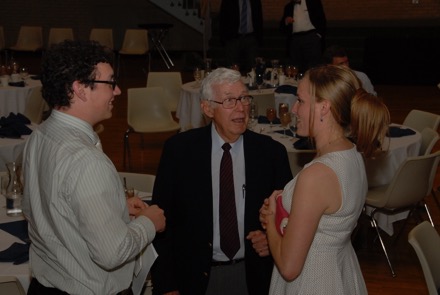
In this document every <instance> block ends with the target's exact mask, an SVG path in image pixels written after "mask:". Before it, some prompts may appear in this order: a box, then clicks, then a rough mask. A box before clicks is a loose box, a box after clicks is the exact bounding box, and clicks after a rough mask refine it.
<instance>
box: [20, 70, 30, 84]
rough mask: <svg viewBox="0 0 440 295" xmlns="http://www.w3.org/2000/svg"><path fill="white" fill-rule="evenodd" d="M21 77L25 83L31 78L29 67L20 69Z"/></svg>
mask: <svg viewBox="0 0 440 295" xmlns="http://www.w3.org/2000/svg"><path fill="white" fill-rule="evenodd" d="M19 74H20V76H21V79H22V80H23V81H25V80H26V79H27V78H28V77H29V71H28V68H27V67H21V68H20V73H19Z"/></svg>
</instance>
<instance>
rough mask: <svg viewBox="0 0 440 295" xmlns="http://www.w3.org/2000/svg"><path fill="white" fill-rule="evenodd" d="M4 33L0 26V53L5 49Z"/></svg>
mask: <svg viewBox="0 0 440 295" xmlns="http://www.w3.org/2000/svg"><path fill="white" fill-rule="evenodd" d="M5 46H6V45H5V32H4V31H3V27H2V26H0V51H1V50H3V49H5Z"/></svg>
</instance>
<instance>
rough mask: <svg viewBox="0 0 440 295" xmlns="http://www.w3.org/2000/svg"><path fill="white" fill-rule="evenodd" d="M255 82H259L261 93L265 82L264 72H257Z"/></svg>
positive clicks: (258, 86)
mask: <svg viewBox="0 0 440 295" xmlns="http://www.w3.org/2000/svg"><path fill="white" fill-rule="evenodd" d="M255 84H257V88H258V92H259V93H261V92H262V91H261V88H262V87H263V84H264V75H263V74H262V73H257V75H256V77H255Z"/></svg>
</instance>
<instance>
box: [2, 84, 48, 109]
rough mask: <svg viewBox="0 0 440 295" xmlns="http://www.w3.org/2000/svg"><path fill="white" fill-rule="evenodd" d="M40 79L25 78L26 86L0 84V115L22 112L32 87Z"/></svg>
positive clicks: (35, 85)
mask: <svg viewBox="0 0 440 295" xmlns="http://www.w3.org/2000/svg"><path fill="white" fill-rule="evenodd" d="M40 85H41V81H40V80H32V79H30V78H28V79H26V86H24V87H15V86H7V87H1V86H0V117H2V116H7V115H9V113H11V112H12V113H15V114H16V113H24V110H25V108H26V103H27V100H28V97H29V94H30V93H31V91H32V89H33V88H35V87H37V86H40Z"/></svg>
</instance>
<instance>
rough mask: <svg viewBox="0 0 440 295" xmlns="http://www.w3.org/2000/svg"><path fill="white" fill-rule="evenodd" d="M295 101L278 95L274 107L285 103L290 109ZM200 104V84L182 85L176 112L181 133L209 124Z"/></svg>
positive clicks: (263, 91) (271, 91) (260, 93)
mask: <svg viewBox="0 0 440 295" xmlns="http://www.w3.org/2000/svg"><path fill="white" fill-rule="evenodd" d="M243 82H244V83H246V80H243ZM286 84H289V85H296V84H297V82H296V81H294V80H293V79H291V80H289V81H286ZM274 90H275V88H268V89H262V90H261V91H258V90H251V91H249V94H250V95H252V96H257V95H266V94H268V93H273V92H274ZM295 101H296V98H295V97H293V96H290V95H285V94H280V95H276V96H275V105H276V106H278V104H279V103H280V102H287V103H289V106H290V107H291V106H292V105H293V103H294V102H295ZM200 102H201V94H200V84H198V83H197V82H196V81H193V82H189V83H185V84H183V85H182V90H181V92H180V99H179V103H178V104H177V110H176V117H177V118H178V119H179V124H180V130H181V131H186V130H188V129H192V128H198V127H202V126H205V125H206V124H207V123H209V120H208V119H207V118H205V117H204V116H203V113H202V110H201V108H200Z"/></svg>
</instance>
